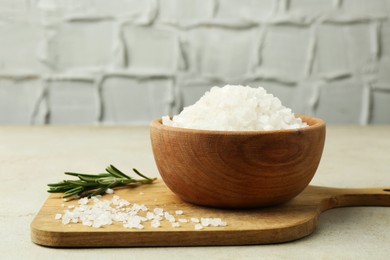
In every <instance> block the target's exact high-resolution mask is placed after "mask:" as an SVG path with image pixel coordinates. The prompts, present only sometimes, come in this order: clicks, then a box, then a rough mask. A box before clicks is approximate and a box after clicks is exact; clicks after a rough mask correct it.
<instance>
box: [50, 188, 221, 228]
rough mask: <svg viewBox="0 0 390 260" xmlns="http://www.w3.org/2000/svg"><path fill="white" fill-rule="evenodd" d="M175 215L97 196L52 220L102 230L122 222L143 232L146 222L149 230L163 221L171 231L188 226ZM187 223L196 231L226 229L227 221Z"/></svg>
mask: <svg viewBox="0 0 390 260" xmlns="http://www.w3.org/2000/svg"><path fill="white" fill-rule="evenodd" d="M90 202H91V203H90ZM183 213H184V212H183V211H182V210H176V211H174V214H176V215H182V214H183ZM174 214H173V213H170V212H169V211H166V210H164V209H163V208H154V209H153V210H149V209H148V207H147V206H146V205H144V204H137V203H133V204H132V203H130V202H129V201H127V200H125V199H122V198H120V197H119V196H116V195H114V196H113V197H112V199H111V200H101V199H100V196H99V197H98V196H94V197H92V198H91V199H88V198H82V199H79V200H78V203H77V206H75V205H70V207H67V209H65V210H63V213H62V214H61V213H57V214H55V216H54V219H55V220H58V221H61V223H62V224H63V225H69V224H71V223H73V224H77V223H80V224H82V225H84V226H89V227H92V228H102V227H104V226H107V225H112V224H113V223H114V222H119V223H122V226H123V227H124V228H131V229H144V224H148V223H149V225H150V227H151V228H159V227H161V226H162V222H168V223H170V224H171V225H170V226H171V227H172V228H179V227H181V225H190V224H191V223H188V222H189V220H188V219H187V218H179V219H178V220H177V221H176V218H175V216H174ZM190 220H191V222H192V225H194V228H195V229H196V230H201V229H204V228H206V227H210V226H213V227H222V226H226V222H223V221H222V220H221V219H220V218H200V219H199V218H198V217H191V218H190ZM187 223H188V224H187ZM69 226H70V225H69ZM165 227H166V226H165Z"/></svg>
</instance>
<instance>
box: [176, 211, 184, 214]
mask: <svg viewBox="0 0 390 260" xmlns="http://www.w3.org/2000/svg"><path fill="white" fill-rule="evenodd" d="M183 213H184V212H183V211H182V210H176V211H175V214H176V215H183Z"/></svg>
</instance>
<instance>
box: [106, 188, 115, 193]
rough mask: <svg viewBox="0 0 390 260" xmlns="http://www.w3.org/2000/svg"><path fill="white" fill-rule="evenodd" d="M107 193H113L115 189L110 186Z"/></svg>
mask: <svg viewBox="0 0 390 260" xmlns="http://www.w3.org/2000/svg"><path fill="white" fill-rule="evenodd" d="M106 193H107V194H113V193H114V190H113V189H110V188H108V189H107V190H106Z"/></svg>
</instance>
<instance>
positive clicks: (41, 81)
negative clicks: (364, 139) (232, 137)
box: [0, 0, 390, 124]
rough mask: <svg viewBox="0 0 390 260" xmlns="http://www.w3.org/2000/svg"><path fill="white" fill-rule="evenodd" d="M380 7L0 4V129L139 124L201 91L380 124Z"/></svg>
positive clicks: (385, 61) (384, 78) (360, 3)
mask: <svg viewBox="0 0 390 260" xmlns="http://www.w3.org/2000/svg"><path fill="white" fill-rule="evenodd" d="M389 18H390V0H258V1H256V0H208V1H206V0H203V1H202V0H161V1H158V0H143V1H138V0H0V124H95V123H103V124H104V123H120V124H128V123H130V124H143V123H148V122H149V121H150V120H151V119H153V118H155V117H159V116H161V115H166V114H176V113H178V112H179V111H180V109H181V108H182V107H183V106H186V105H190V104H192V103H194V102H195V101H196V100H197V99H199V97H200V96H202V95H203V93H204V92H205V91H207V90H208V89H209V88H210V87H211V86H214V85H218V86H222V85H225V84H243V85H250V86H252V87H257V86H263V87H264V88H266V89H267V90H268V91H269V92H271V93H273V94H274V95H275V96H277V97H279V98H280V99H281V100H282V102H283V104H284V105H285V106H288V107H291V108H292V109H293V111H294V112H296V113H304V114H309V115H316V116H318V117H322V118H324V119H325V120H326V121H327V122H328V123H345V124H350V123H352V124H376V123H390V21H389Z"/></svg>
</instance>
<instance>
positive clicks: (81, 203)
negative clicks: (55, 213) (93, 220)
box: [78, 197, 88, 205]
mask: <svg viewBox="0 0 390 260" xmlns="http://www.w3.org/2000/svg"><path fill="white" fill-rule="evenodd" d="M78 203H79V204H80V205H86V204H88V198H87V197H85V198H81V199H79V201H78Z"/></svg>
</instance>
